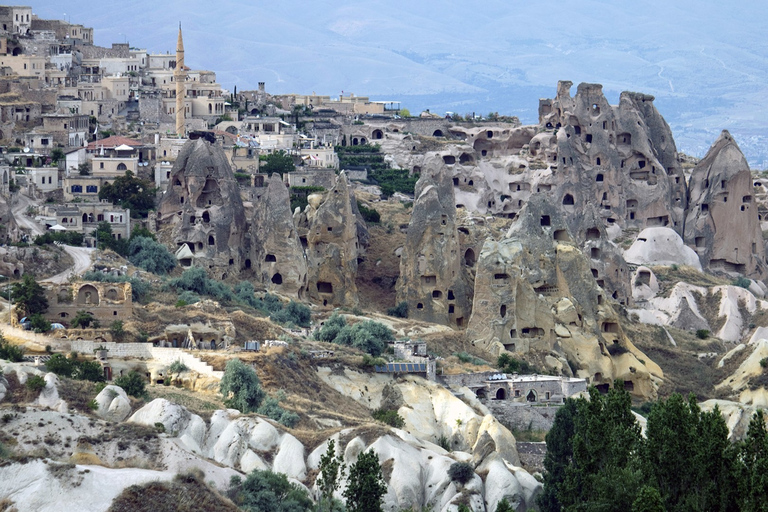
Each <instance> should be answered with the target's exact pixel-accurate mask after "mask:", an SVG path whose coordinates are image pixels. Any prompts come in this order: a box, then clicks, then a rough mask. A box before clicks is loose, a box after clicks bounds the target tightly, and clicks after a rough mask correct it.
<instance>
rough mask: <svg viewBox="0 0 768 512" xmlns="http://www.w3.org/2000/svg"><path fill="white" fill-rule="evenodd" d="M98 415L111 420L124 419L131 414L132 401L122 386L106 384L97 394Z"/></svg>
mask: <svg viewBox="0 0 768 512" xmlns="http://www.w3.org/2000/svg"><path fill="white" fill-rule="evenodd" d="M95 400H96V404H97V405H98V406H99V407H98V409H96V415H97V416H98V417H99V418H102V419H105V420H109V421H123V420H124V419H125V418H127V417H128V415H130V414H131V402H130V400H129V399H128V395H127V394H126V393H125V391H123V388H121V387H120V386H113V385H111V384H110V385H109V386H105V387H104V389H102V390H101V391H100V392H99V394H98V395H96V398H95Z"/></svg>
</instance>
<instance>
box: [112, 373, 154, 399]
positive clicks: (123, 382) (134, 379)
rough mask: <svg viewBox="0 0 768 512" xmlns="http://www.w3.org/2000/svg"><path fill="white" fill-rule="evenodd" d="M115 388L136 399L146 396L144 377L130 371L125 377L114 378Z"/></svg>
mask: <svg viewBox="0 0 768 512" xmlns="http://www.w3.org/2000/svg"><path fill="white" fill-rule="evenodd" d="M115 386H119V387H121V388H123V391H125V392H126V393H128V394H129V395H131V396H135V397H136V398H143V397H144V396H146V394H147V390H146V383H145V382H144V377H142V376H141V374H140V373H139V372H137V371H131V372H129V373H128V374H127V375H121V376H120V377H118V378H116V379H115Z"/></svg>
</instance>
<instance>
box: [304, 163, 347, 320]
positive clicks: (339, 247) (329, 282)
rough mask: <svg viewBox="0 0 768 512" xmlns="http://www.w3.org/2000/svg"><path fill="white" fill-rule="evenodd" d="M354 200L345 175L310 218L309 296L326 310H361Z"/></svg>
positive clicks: (310, 213)
mask: <svg viewBox="0 0 768 512" xmlns="http://www.w3.org/2000/svg"><path fill="white" fill-rule="evenodd" d="M353 197H354V196H352V195H351V193H350V191H349V183H348V181H347V176H346V174H345V173H344V172H342V173H341V174H340V175H339V178H338V180H336V185H335V186H334V187H333V189H332V190H330V191H329V192H328V193H327V195H326V197H325V200H324V201H323V202H322V204H320V205H319V206H318V208H317V210H316V211H309V212H308V214H307V218H308V225H309V231H308V233H307V243H308V247H307V271H308V278H307V279H308V286H309V290H308V294H309V297H310V298H311V299H312V300H313V301H316V302H319V303H322V304H323V305H326V306H327V305H334V306H350V307H354V306H357V301H358V298H357V286H356V285H355V279H356V277H357V257H358V251H359V250H360V243H359V241H358V226H357V217H356V216H355V212H354V210H353V207H352V201H353ZM309 208H312V207H311V206H310V207H309Z"/></svg>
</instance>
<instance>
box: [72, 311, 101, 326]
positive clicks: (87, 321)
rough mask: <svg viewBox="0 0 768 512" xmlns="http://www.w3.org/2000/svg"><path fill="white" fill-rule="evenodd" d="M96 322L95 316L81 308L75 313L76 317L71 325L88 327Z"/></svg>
mask: <svg viewBox="0 0 768 512" xmlns="http://www.w3.org/2000/svg"><path fill="white" fill-rule="evenodd" d="M95 322H96V320H95V319H94V318H93V315H92V314H90V313H89V312H87V311H86V310H84V309H81V310H80V311H78V312H77V313H76V314H75V318H73V319H72V323H71V324H70V325H71V327H72V328H73V329H78V328H79V329H87V328H88V327H90V326H91V324H94V323H95ZM94 327H95V326H94Z"/></svg>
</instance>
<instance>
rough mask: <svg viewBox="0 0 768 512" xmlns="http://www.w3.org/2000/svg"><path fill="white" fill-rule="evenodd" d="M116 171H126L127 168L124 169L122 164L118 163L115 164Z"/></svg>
mask: <svg viewBox="0 0 768 512" xmlns="http://www.w3.org/2000/svg"><path fill="white" fill-rule="evenodd" d="M117 170H118V171H127V170H128V167H126V166H125V164H124V163H119V164H117Z"/></svg>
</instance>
